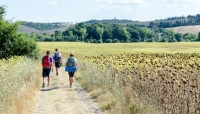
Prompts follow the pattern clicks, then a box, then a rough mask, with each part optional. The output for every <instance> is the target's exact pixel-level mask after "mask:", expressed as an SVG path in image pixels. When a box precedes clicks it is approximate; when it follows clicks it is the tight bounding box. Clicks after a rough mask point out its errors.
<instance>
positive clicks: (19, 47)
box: [0, 7, 39, 58]
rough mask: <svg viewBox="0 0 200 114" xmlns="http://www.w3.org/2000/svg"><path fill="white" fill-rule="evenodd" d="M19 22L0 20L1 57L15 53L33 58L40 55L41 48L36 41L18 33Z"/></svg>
mask: <svg viewBox="0 0 200 114" xmlns="http://www.w3.org/2000/svg"><path fill="white" fill-rule="evenodd" d="M1 8H2V7H0V9H1ZM0 12H1V11H0ZM2 15H3V14H2ZM19 24H20V23H19V22H9V21H6V20H4V19H1V20H0V46H1V47H0V58H8V57H11V56H15V55H17V56H22V55H23V56H28V57H31V58H38V57H39V49H38V47H37V44H36V42H35V41H34V40H33V39H30V38H29V37H27V35H23V34H18V33H17V30H18V27H19Z"/></svg>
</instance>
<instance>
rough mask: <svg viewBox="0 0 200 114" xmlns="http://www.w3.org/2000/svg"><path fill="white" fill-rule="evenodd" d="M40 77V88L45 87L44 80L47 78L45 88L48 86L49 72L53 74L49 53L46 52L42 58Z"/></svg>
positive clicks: (51, 59)
mask: <svg viewBox="0 0 200 114" xmlns="http://www.w3.org/2000/svg"><path fill="white" fill-rule="evenodd" d="M42 67H43V69H42V77H43V84H42V87H44V86H45V83H44V79H45V78H46V77H47V86H49V82H50V77H49V76H50V72H51V70H52V72H53V58H52V57H51V56H50V51H47V52H46V55H45V56H43V57H42Z"/></svg>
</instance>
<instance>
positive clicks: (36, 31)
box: [18, 25, 70, 35]
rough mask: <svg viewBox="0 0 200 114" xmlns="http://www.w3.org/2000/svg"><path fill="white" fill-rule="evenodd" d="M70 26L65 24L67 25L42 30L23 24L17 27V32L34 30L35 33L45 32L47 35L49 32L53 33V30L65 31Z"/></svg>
mask: <svg viewBox="0 0 200 114" xmlns="http://www.w3.org/2000/svg"><path fill="white" fill-rule="evenodd" d="M69 27H70V26H67V27H62V28H58V29H51V30H43V31H40V30H37V29H34V28H31V27H27V26H24V25H21V26H20V27H19V29H18V32H19V33H32V32H35V33H37V34H43V33H46V34H48V35H51V34H54V32H55V31H59V30H61V31H65V30H67V29H68V28H69Z"/></svg>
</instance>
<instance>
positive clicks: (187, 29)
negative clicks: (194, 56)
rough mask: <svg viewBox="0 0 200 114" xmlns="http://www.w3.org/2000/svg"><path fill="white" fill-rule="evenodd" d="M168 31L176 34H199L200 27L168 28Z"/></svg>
mask: <svg viewBox="0 0 200 114" xmlns="http://www.w3.org/2000/svg"><path fill="white" fill-rule="evenodd" d="M166 29H168V30H170V29H172V30H174V32H175V33H182V34H186V33H192V34H198V33H199V32H200V25H191V26H180V27H173V28H166Z"/></svg>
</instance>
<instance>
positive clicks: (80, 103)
mask: <svg viewBox="0 0 200 114" xmlns="http://www.w3.org/2000/svg"><path fill="white" fill-rule="evenodd" d="M63 69H64V68H61V69H60V71H59V76H56V75H55V72H53V73H51V83H50V85H49V87H44V88H40V92H39V98H38V103H37V107H36V110H35V111H34V114H102V112H101V110H100V109H98V107H97V105H96V104H95V103H94V102H93V101H92V100H91V99H90V97H89V95H88V94H87V93H86V92H85V91H84V90H83V89H82V88H81V86H80V85H79V84H77V83H76V82H74V83H73V86H72V88H70V87H69V81H68V74H67V73H66V72H64V70H63ZM75 75H76V74H75Z"/></svg>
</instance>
